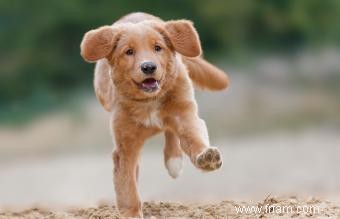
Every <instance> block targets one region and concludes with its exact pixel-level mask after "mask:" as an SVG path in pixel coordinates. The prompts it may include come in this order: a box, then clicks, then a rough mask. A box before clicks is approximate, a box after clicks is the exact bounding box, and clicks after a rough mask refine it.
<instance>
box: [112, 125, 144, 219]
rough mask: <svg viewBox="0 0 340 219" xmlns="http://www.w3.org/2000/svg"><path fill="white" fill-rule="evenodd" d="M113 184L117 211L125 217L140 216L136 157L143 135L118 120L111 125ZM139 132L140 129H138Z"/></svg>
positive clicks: (141, 144) (141, 214)
mask: <svg viewBox="0 0 340 219" xmlns="http://www.w3.org/2000/svg"><path fill="white" fill-rule="evenodd" d="M113 129H114V130H113V131H114V135H115V142H116V145H115V150H114V152H113V163H114V173H113V175H114V177H113V178H114V186H115V191H116V201H117V207H118V210H119V213H120V214H121V215H122V216H125V217H135V218H142V217H143V213H142V205H141V201H140V197H139V194H138V190H137V175H138V173H137V172H138V159H139V155H140V151H141V148H142V146H143V143H144V140H145V135H143V134H137V127H134V126H133V125H131V124H130V126H128V127H127V126H126V123H125V124H123V123H120V122H119V121H118V122H117V123H115V124H114V127H113ZM140 133H141V131H140Z"/></svg>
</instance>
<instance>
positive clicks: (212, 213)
mask: <svg viewBox="0 0 340 219" xmlns="http://www.w3.org/2000/svg"><path fill="white" fill-rule="evenodd" d="M248 206H250V207H251V206H253V209H259V210H260V211H261V213H254V211H253V212H252V213H249V211H248V213H245V212H243V213H240V211H241V210H240V209H241V208H242V207H248ZM242 209H243V211H245V208H242ZM143 212H144V217H145V218H204V219H205V218H278V217H280V218H340V206H335V205H333V204H332V203H330V202H327V201H322V200H318V199H315V198H313V199H309V200H299V199H296V198H294V197H291V198H285V199H283V198H281V199H278V198H267V199H265V200H264V201H263V202H262V203H245V202H241V203H238V202H233V201H222V202H219V203H215V204H200V205H198V204H179V203H169V202H158V203H156V202H145V203H144V205H143ZM0 218H1V219H5V218H6V219H7V218H16V219H19V218H44V219H49V218H51V219H52V218H53V219H66V218H91V219H100V218H105V219H110V218H112V219H118V218H121V217H119V216H118V213H117V210H116V209H115V207H114V206H113V207H111V206H108V205H102V206H99V207H97V208H84V209H73V210H69V211H67V212H66V211H65V212H53V211H49V210H45V209H40V208H32V209H28V210H25V211H21V212H2V213H0Z"/></svg>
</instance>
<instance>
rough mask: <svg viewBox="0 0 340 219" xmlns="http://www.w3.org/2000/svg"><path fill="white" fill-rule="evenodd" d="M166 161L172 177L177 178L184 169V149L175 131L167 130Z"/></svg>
mask: <svg viewBox="0 0 340 219" xmlns="http://www.w3.org/2000/svg"><path fill="white" fill-rule="evenodd" d="M164 134H165V147H164V163H165V167H166V169H167V170H168V173H169V175H170V176H171V177H172V178H177V177H178V176H179V175H180V174H181V173H182V170H183V156H182V154H183V151H182V149H181V145H180V141H179V139H178V137H177V136H176V135H175V133H174V132H172V131H170V130H166V131H165V133H164Z"/></svg>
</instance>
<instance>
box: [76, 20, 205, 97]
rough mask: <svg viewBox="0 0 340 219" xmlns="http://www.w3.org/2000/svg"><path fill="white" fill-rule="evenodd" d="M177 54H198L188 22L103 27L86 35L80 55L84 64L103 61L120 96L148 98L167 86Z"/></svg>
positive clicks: (198, 47)
mask: <svg viewBox="0 0 340 219" xmlns="http://www.w3.org/2000/svg"><path fill="white" fill-rule="evenodd" d="M176 52H178V53H181V54H182V55H185V56H189V57H195V56H198V55H200V53H201V47H200V43H199V38H198V35H197V33H196V31H195V29H194V28H193V26H192V24H191V23H190V22H188V21H171V22H167V23H161V22H154V21H144V22H140V23H124V24H121V25H114V26H112V27H111V26H104V27H101V28H98V29H96V30H92V31H89V32H88V33H86V34H85V36H84V39H83V42H82V44H81V54H82V56H83V57H84V59H85V60H87V61H97V60H99V59H101V58H106V59H107V60H108V62H109V63H110V64H111V68H112V71H111V72H112V74H111V78H112V80H113V82H114V84H115V87H116V88H117V90H118V92H120V93H121V94H123V95H125V96H127V97H129V98H132V99H138V100H142V99H148V98H152V97H155V96H157V95H159V94H160V93H161V92H162V91H164V90H166V89H165V88H167V87H168V86H170V81H171V79H172V78H174V74H176V71H175V68H176Z"/></svg>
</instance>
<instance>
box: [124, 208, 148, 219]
mask: <svg viewBox="0 0 340 219" xmlns="http://www.w3.org/2000/svg"><path fill="white" fill-rule="evenodd" d="M119 216H121V217H122V218H138V219H141V218H143V212H142V210H135V209H125V208H123V209H119Z"/></svg>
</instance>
